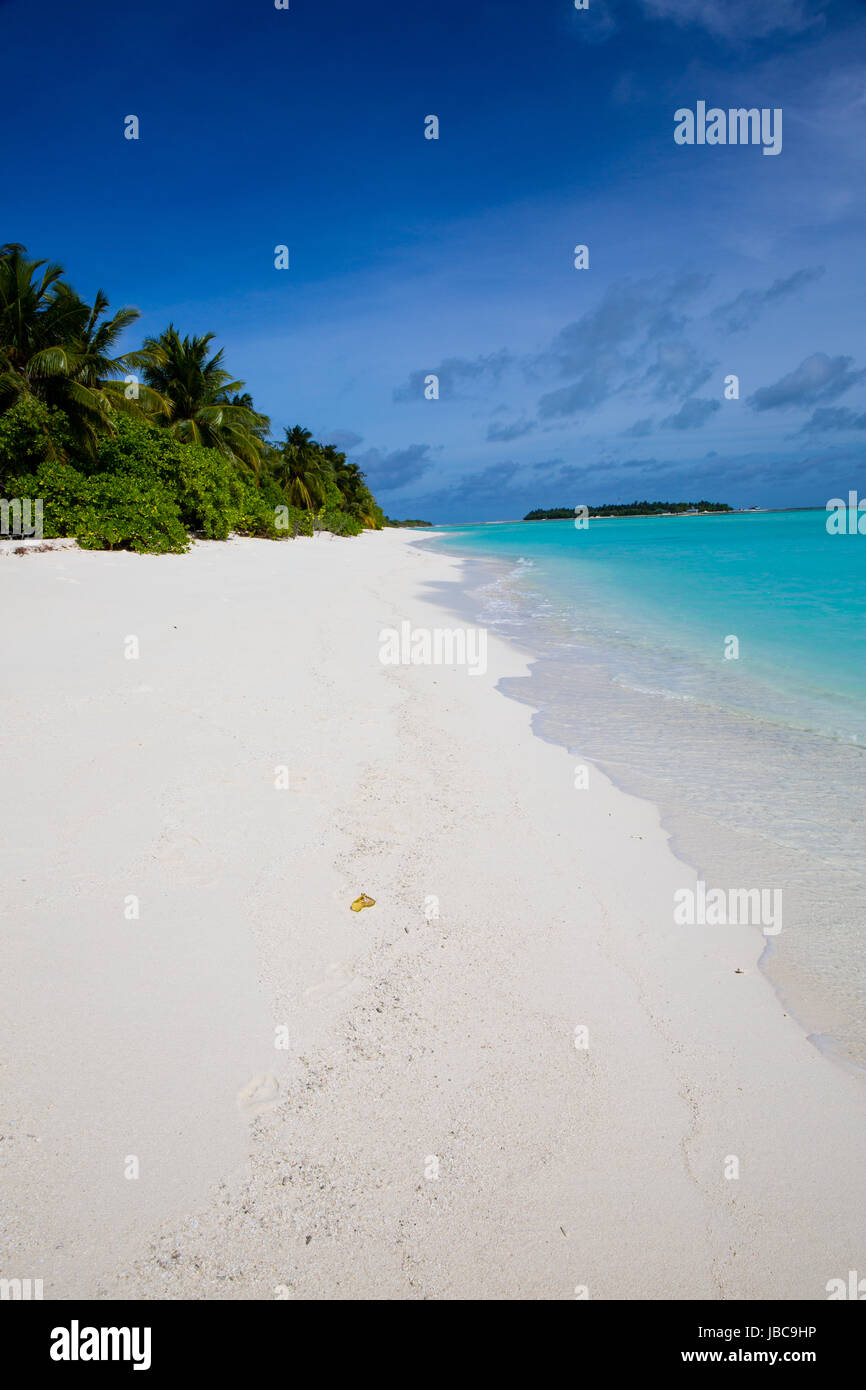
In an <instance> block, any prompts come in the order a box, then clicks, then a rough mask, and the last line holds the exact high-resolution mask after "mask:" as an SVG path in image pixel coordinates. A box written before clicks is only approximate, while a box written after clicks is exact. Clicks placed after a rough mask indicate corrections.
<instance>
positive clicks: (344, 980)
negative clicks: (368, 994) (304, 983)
mask: <svg viewBox="0 0 866 1390" xmlns="http://www.w3.org/2000/svg"><path fill="white" fill-rule="evenodd" d="M363 987H364V982H363V980H359V979H358V977H357V975H353V974H352V972H351V970H350V969H349V967H348V965H344V964H343V962H342V961H339V960H338V961H336V962H335V963H334V964H333V965H329V966H328V968H327V970H326V971H325V979H324V980H322V982H321V983H320V984H318V985H310V987H309V989H305V990H304V998H305V999H311V1000H318V999H327V998H328V997H329V996H330V995H332V994H340V993H342V992H343V991H347V990H351V991H352V993H357V991H358V990H360V989H363Z"/></svg>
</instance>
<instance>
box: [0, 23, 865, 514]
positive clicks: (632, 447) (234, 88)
mask: <svg viewBox="0 0 866 1390" xmlns="http://www.w3.org/2000/svg"><path fill="white" fill-rule="evenodd" d="M0 38H2V48H3V52H4V55H5V58H6V62H5V64H4V100H3V114H2V122H3V126H4V135H5V138H4V142H3V146H4V171H3V180H2V189H3V208H2V212H3V217H2V223H3V226H2V233H0V240H4V241H20V242H23V243H24V244H25V245H26V246H27V247H28V249H29V251H30V252H31V254H32V255H38V256H39V257H43V256H44V257H48V258H50V259H54V260H59V261H60V262H61V263H62V264H63V265H64V266H65V267H66V269H67V273H68V277H69V279H70V281H71V282H72V283H73V284H74V285H75V287H76V288H77V289H78V290H79V292H80V293H82V294H84V295H85V296H87V295H92V294H93V293H94V292H95V290H96V288H97V287H99V286H101V287H102V288H104V289H105V291H106V292H107V294H108V295H109V298H110V300H111V303H112V305H113V306H114V307H119V306H120V305H121V304H134V305H136V306H137V307H138V308H139V309H140V310H141V312H142V319H141V321H140V323H139V324H138V326H137V331H136V332H135V334H134V335H133V339H134V340H135V341H137V340H139V339H140V338H141V336H143V335H144V334H146V333H151V332H158V331H160V330H161V329H162V328H163V327H165V325H166V324H167V323H168V321H169V320H172V321H174V323H175V324H176V325H177V326H178V328H179V329H180V330H181V331H182V332H189V333H192V332H197V333H200V332H204V331H208V330H212V331H214V332H215V333H216V335H217V339H218V341H219V343H220V344H223V345H225V348H226V359H227V365H228V366H229V368H230V369H231V370H232V371H233V372H234V373H235V374H236V375H237V376H238V377H241V378H243V379H244V380H245V381H246V382H247V384H248V387H249V389H250V390H251V391H252V393H253V395H254V398H255V401H256V404H257V405H258V407H259V408H260V409H262V410H264V411H266V412H267V413H268V414H269V415H270V416H271V419H272V422H273V433H274V435H275V436H276V435H278V434H279V433H280V432H281V430H282V429H283V427H285V426H289V425H293V424H295V423H301V424H304V425H306V426H307V427H308V428H310V429H312V430H313V432H314V434H316V436H317V437H318V438H321V439H323V440H326V441H327V440H333V441H334V442H336V443H339V444H340V445H341V447H343V448H345V449H346V450H347V452H348V453H349V455H350V457H352V458H353V459H355V460H357V461H358V462H359V463H361V465H362V466H363V467H364V468H365V470H366V471H367V474H368V478H369V481H370V483H371V485H372V486H373V488H374V490H375V491H376V493H377V496H378V497H379V499H380V501H381V502H382V504H383V505H384V506H385V508H386V510H387V511H388V512H389V514H390V515H392V516H423V517H428V518H430V519H432V520H434V521H469V520H494V519H501V518H509V517H516V516H521V515H523V513H524V512H525V511H527V510H528V509H529V508H530V507H535V506H569V507H570V506H573V505H576V504H580V503H588V504H593V503H601V502H616V501H619V500H622V501H631V500H633V499H634V498H636V497H648V498H663V499H672V500H676V499H697V498H699V497H709V498H711V499H719V500H724V501H728V502H730V503H732V504H733V505H743V506H748V505H752V504H756V505H763V506H796V505H809V504H812V503H816V504H818V505H823V504H824V502H825V501H826V500H827V498H828V497H831V496H835V495H839V494H842V493H847V491H848V489H849V487H858V486H859V488H860V490H861V492H862V491H864V490H866V485H864V480H863V469H862V459H863V444H864V442H866V345H864V332H863V330H864V285H866V275H864V271H863V248H864V245H866V239H864V206H863V185H864V179H863V170H864V131H866V8H864V6H863V5H862V4H861V3H859V2H857V3H855V0H760V3H757V0H717V3H712V2H711V0H609V2H608V3H605V2H604V0H589V8H588V9H587V10H576V9H575V8H574V3H573V0H436V3H435V4H426V5H425V4H418V5H408V4H406V3H398V2H397V0H388V3H385V0H364V3H358V0H333V2H331V0H291V8H290V9H289V10H288V11H283V10H276V9H275V8H274V6H273V4H272V3H270V0H245V3H235V4H229V3H223V0H211V3H208V4H207V5H205V4H202V3H198V4H195V5H193V4H189V3H186V4H184V3H174V4H171V5H169V4H165V3H163V2H162V0H153V2H152V3H150V4H149V5H148V6H147V7H146V8H142V7H140V6H124V5H118V4H116V3H111V4H108V3H92V4H89V5H88V6H87V7H86V13H82V11H81V8H80V7H77V6H71V5H68V4H60V3H56V0H50V2H49V3H47V4H43V5H41V6H40V7H39V9H38V11H34V9H33V7H32V5H30V4H28V3H27V0H0ZM698 100H705V101H706V102H707V104H708V106H714V105H715V106H718V107H720V108H723V109H728V108H731V107H740V106H745V107H758V108H781V109H782V111H783V147H782V150H781V153H780V154H778V155H777V156H765V155H764V154H763V152H762V149H761V148H760V146H751V145H748V146H738V145H730V146H715V147H711V146H707V145H704V146H697V145H694V146H679V145H677V144H676V143H675V142H674V139H673V132H674V112H675V111H676V110H677V109H679V108H683V107H690V108H692V109H694V108H695V106H696V103H697V102H698ZM129 114H135V115H137V116H138V117H139V120H140V139H139V140H138V141H129V140H126V139H124V117H125V116H127V115H129ZM431 114H434V115H437V116H438V117H439V121H440V138H439V139H438V140H436V141H434V140H426V139H425V138H424V120H425V117H426V116H428V115H431ZM278 244H286V245H288V247H289V250H290V268H289V269H288V270H286V271H280V270H276V269H275V268H274V247H275V246H276V245H278ZM577 244H585V245H587V246H588V248H589V262H590V263H589V269H587V270H576V269H575V268H574V265H573V248H574V247H575V246H576V245H577ZM133 339H130V341H129V343H128V344H127V345H128V346H133V345H134V341H133ZM431 373H435V374H436V375H437V376H438V377H439V382H440V394H439V399H438V400H427V399H425V397H424V385H423V383H424V379H425V377H426V376H428V375H429V374H431ZM728 374H736V375H737V376H738V377H739V382H740V387H739V390H740V398H739V399H738V400H726V399H725V398H724V380H725V377H726V376H727V375H728Z"/></svg>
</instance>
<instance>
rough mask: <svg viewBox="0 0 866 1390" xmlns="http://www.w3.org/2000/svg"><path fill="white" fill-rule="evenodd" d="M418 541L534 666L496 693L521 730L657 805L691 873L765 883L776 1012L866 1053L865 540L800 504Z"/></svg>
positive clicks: (466, 531)
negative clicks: (440, 555)
mask: <svg viewBox="0 0 866 1390" xmlns="http://www.w3.org/2000/svg"><path fill="white" fill-rule="evenodd" d="M426 543H429V544H435V545H436V546H437V548H445V549H447V550H449V551H451V552H456V553H459V554H460V555H462V556H464V557H465V558H466V559H467V560H468V561H470V562H471V563H470V564H469V567H468V574H469V577H470V584H469V603H470V606H471V610H472V611H471V616H472V618H473V619H474V621H476V622H478V623H479V624H482V625H484V626H486V627H487V628H488V629H489V630H491V631H493V632H497V633H499V634H500V635H501V636H503V637H507V638H510V639H511V640H514V641H516V642H518V643H519V644H520V645H521V647H522V648H523V649H524V650H526V651H527V652H529V653H530V654H531V656H532V657H533V658H534V660H533V662H532V667H531V670H532V674H531V677H530V679H528V680H527V679H514V680H505V681H503V682H502V685H501V688H502V689H503V690H504V692H505V693H506V694H508V695H510V696H512V697H513V698H515V699H518V700H522V701H524V702H526V703H528V704H529V705H531V706H532V707H533V708H534V710H535V711H536V713H535V716H534V728H535V730H536V732H537V733H539V734H540V735H541V736H542V737H544V738H547V739H550V740H552V741H554V742H557V743H561V744H563V745H565V746H566V747H568V748H569V749H570V750H571V751H572V752H573V753H574V755H575V757H576V759H577V760H580V759H585V760H586V761H587V762H589V763H590V764H592V763H595V764H597V765H598V766H600V767H602V768H603V769H604V770H605V772H607V773H608V774H609V775H610V776H611V777H612V778H613V780H614V781H615V782H617V783H618V784H619V785H620V786H622V787H624V788H626V789H627V790H628V791H631V792H634V793H636V794H638V795H641V796H644V797H646V798H648V799H649V800H652V801H654V802H655V803H656V804H657V805H658V806H659V808H660V810H661V813H662V819H663V823H664V825H665V827H666V828H667V829H668V831H669V832H670V834H671V837H672V847H673V849H674V851H675V853H677V854H678V855H679V856H680V857H681V858H682V859H683V860H685V861H686V862H687V863H689V864H690V865H692V866H693V867H694V868H696V869H697V870H698V872H699V875H700V876H701V877H702V878H703V879H705V880H706V882H707V885H708V887H719V888H722V889H729V888H747V889H748V888H780V889H781V890H782V895H783V896H782V902H783V926H782V930H781V932H779V934H778V935H774V936H767V937H764V938H763V940H764V941H765V949H764V953H763V956H762V961H761V964H762V968H763V969H764V970H765V971H766V973H767V974H768V976H769V977H770V979H771V980H772V981H773V983H774V985H775V986H776V988H777V990H778V992H779V996H780V1007H784V1008H785V1009H787V1010H788V1011H789V1012H791V1013H793V1014H794V1015H795V1016H796V1017H797V1018H798V1019H799V1020H800V1022H801V1023H802V1024H803V1026H804V1027H805V1028H806V1030H807V1032H808V1033H809V1035H810V1037H811V1039H812V1041H813V1042H815V1043H816V1045H818V1046H819V1047H822V1048H823V1049H825V1050H827V1051H830V1052H833V1053H835V1054H836V1055H837V1056H838V1057H840V1058H841V1059H844V1060H847V1061H849V1062H854V1063H855V1064H856V1065H858V1066H861V1067H866V1007H864V1006H866V881H864V862H866V831H864V811H866V796H864V780H866V777H864V775H866V536H858V535H854V536H847V535H832V536H831V535H829V534H828V532H827V529H826V513H825V512H824V511H823V510H821V511H818V510H815V511H802V512H769V513H752V514H747V515H737V516H718V517H712V516H707V517H675V518H669V519H668V518H645V517H639V518H628V519H625V518H624V519H615V520H598V521H595V520H591V521H590V522H589V525H588V528H587V529H585V530H578V529H577V528H576V527H575V525H574V523H573V522H572V521H545V522H516V523H507V524H501V525H486V526H485V525H476V526H465V527H460V528H444V527H443V528H437V531H436V539H435V540H433V541H431V542H426ZM733 638H735V639H736V642H737V647H738V654H737V655H736V656H735V657H733V656H726V652H728V653H731V652H733V651H734V650H737V647H735V646H734V643H733V642H732V641H731V640H730V639H733ZM576 794H578V793H576ZM702 929H703V930H716V931H724V927H705V928H702ZM754 930H755V931H756V932H758V933H760V931H761V928H760V926H755V928H754Z"/></svg>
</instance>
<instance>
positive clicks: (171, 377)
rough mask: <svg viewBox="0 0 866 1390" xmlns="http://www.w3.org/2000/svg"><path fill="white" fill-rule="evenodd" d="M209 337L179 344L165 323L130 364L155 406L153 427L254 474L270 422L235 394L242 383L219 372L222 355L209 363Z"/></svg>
mask: <svg viewBox="0 0 866 1390" xmlns="http://www.w3.org/2000/svg"><path fill="white" fill-rule="evenodd" d="M213 337H214V335H213V333H205V334H204V336H203V337H191V338H190V337H187V338H181V336H180V334H179V333H178V331H177V329H176V328H175V326H174V324H171V323H170V324H169V326H168V328H167V329H166V330H165V332H164V333H161V334H160V335H159V337H158V338H147V339H145V342H144V346H143V347H142V350H141V352H139V353H133V354H130V360H131V361H134V362H135V364H136V365H138V366H139V367H140V368H141V372H142V375H143V377H144V381H145V383H146V387H147V388H148V389H149V391H150V392H151V393H152V397H153V399H154V400H155V401H156V402H158V410H159V415H158V417H157V423H158V424H162V425H164V426H165V428H166V429H168V430H169V431H170V432H171V433H172V434H173V435H175V436H176V437H177V438H178V439H182V440H184V441H185V442H186V443H189V444H204V445H206V446H207V447H208V448H210V449H218V450H219V452H220V453H221V454H224V455H225V456H226V457H227V458H233V459H235V461H237V462H240V463H243V464H246V465H247V467H249V468H251V469H252V470H253V471H254V472H255V473H256V474H258V471H259V465H260V463H261V459H262V455H263V453H264V451H265V435H266V433H267V431H268V429H269V428H270V421H269V420H268V417H267V416H266V415H261V414H259V412H258V411H256V410H254V409H253V404H252V399H251V398H250V396H249V394H243V395H239V394H238V393H239V392H240V391H241V390H242V388H243V386H244V383H243V382H242V381H234V380H233V379H232V375H231V373H230V372H227V371H226V370H225V368H224V367H223V349H222V348H221V349H220V351H219V352H217V353H215V354H214V356H213V357H208V352H209V349H210V344H211V343H212V342H213Z"/></svg>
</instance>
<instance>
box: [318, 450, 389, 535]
mask: <svg viewBox="0 0 866 1390" xmlns="http://www.w3.org/2000/svg"><path fill="white" fill-rule="evenodd" d="M322 453H323V454H324V456H325V459H326V461H327V463H328V465H329V467H330V470H331V473H332V476H333V479H334V482H335V483H336V485H337V488H338V489H339V492H340V495H341V496H342V498H343V510H344V511H346V512H348V513H349V515H350V516H354V517H355V518H356V519H357V520H358V521H360V522H361V524H362V525H363V526H378V525H379V521H378V518H377V515H376V511H377V509H376V499H375V497H374V496H373V494H372V492H371V491H370V489H369V488H368V486H367V484H366V482H365V480H364V474H363V473H362V472H361V469H360V468H359V466H358V464H357V463H349V461H348V460H347V458H346V455H345V454H343V453H341V452H340V451H339V450H338V449H336V448H335V446H334V445H333V444H327V445H326V446H325V448H324V449H323V450H322Z"/></svg>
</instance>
